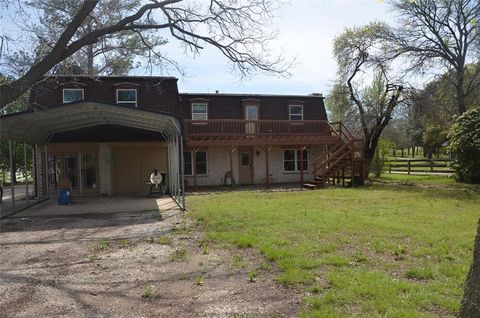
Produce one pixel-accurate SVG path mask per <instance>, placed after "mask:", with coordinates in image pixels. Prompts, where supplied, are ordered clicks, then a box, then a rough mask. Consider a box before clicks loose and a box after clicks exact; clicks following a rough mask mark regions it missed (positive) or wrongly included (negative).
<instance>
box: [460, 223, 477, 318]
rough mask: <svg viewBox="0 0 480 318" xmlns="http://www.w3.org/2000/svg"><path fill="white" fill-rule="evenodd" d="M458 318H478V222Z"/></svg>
mask: <svg viewBox="0 0 480 318" xmlns="http://www.w3.org/2000/svg"><path fill="white" fill-rule="evenodd" d="M459 317H460V318H470V317H480V220H479V223H478V229H477V238H476V240H475V249H474V251H473V262H472V265H471V267H470V271H469V273H468V277H467V283H466V285H465V291H464V294H463V299H462V307H461V308H460V315H459Z"/></svg>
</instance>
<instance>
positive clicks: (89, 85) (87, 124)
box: [0, 76, 363, 205]
mask: <svg viewBox="0 0 480 318" xmlns="http://www.w3.org/2000/svg"><path fill="white" fill-rule="evenodd" d="M1 121H2V124H1V127H0V128H1V133H2V139H11V140H16V141H21V142H25V143H28V144H30V145H32V147H34V149H35V158H36V159H35V166H36V169H35V180H36V190H37V192H38V193H39V194H42V195H48V193H54V191H56V189H57V188H58V186H59V185H58V184H59V182H60V180H61V179H62V178H63V179H65V178H66V179H68V180H69V181H70V183H71V185H72V188H73V191H74V193H79V194H83V193H90V194H92V193H93V194H100V195H127V194H128V195H131V194H135V195H145V194H147V193H148V191H149V190H148V189H149V186H150V185H149V183H148V179H149V176H150V174H151V172H152V171H153V170H154V169H157V170H158V171H160V172H161V173H163V176H164V179H165V180H164V188H166V189H167V190H168V191H169V193H170V194H171V195H172V196H173V197H174V198H175V199H176V200H177V202H179V204H181V205H183V201H182V198H183V195H184V193H185V190H184V189H188V188H189V187H192V188H196V187H199V186H218V185H230V186H233V185H237V184H240V185H247V184H259V183H262V184H263V183H264V184H266V186H269V185H270V184H272V183H285V182H298V183H301V184H302V185H305V186H309V187H315V186H323V185H324V184H325V183H326V182H329V180H330V182H332V181H334V180H337V181H340V180H342V182H345V179H353V178H354V177H356V176H358V177H361V176H363V172H362V171H363V170H362V169H363V160H362V158H361V155H360V154H361V144H362V141H361V140H358V139H355V138H353V136H352V135H351V133H350V132H349V131H348V130H347V129H346V128H345V127H344V126H343V125H342V124H341V123H337V124H331V123H329V122H328V120H327V114H326V111H325V106H324V100H323V97H322V96H321V95H320V94H312V95H308V96H297V95H295V96H293V95H256V94H250V95H249V94H219V93H213V94H189V93H179V92H178V88H177V79H176V78H173V77H142V76H107V77H102V76H100V77H89V76H50V77H47V78H45V79H44V80H43V81H41V82H40V83H38V84H37V85H35V86H34V87H33V88H32V91H31V96H30V106H29V110H28V111H26V112H22V113H16V114H10V115H6V116H3V117H2V118H1Z"/></svg>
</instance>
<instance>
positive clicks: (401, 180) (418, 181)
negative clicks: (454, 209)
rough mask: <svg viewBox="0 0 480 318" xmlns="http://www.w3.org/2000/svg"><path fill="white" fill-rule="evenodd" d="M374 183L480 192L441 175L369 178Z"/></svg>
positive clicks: (450, 177) (396, 175) (390, 175)
mask: <svg viewBox="0 0 480 318" xmlns="http://www.w3.org/2000/svg"><path fill="white" fill-rule="evenodd" d="M371 180H372V181H374V182H382V183H391V184H399V185H407V186H408V185H412V186H413V185H418V186H427V187H428V186H429V187H439V188H444V189H468V190H477V191H480V186H478V185H474V184H468V183H461V182H456V181H455V178H454V177H453V176H443V175H408V174H398V173H392V174H389V173H384V174H382V175H381V176H380V178H371Z"/></svg>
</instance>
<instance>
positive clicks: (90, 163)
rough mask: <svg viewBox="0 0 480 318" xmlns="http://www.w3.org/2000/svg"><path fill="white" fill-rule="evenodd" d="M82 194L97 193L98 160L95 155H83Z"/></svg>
mask: <svg viewBox="0 0 480 318" xmlns="http://www.w3.org/2000/svg"><path fill="white" fill-rule="evenodd" d="M81 159H82V166H81V167H82V168H81V173H82V192H83V193H93V192H97V160H96V155H95V154H93V153H83V154H81Z"/></svg>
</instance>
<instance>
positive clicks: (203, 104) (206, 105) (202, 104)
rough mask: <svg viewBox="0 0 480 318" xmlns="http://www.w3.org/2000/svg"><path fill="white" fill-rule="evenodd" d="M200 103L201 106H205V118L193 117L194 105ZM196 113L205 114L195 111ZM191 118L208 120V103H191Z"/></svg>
mask: <svg viewBox="0 0 480 318" xmlns="http://www.w3.org/2000/svg"><path fill="white" fill-rule="evenodd" d="M198 105H201V106H205V119H195V118H193V114H194V113H193V106H198ZM195 114H204V113H195ZM191 118H192V120H198V121H202V120H208V103H192V104H191Z"/></svg>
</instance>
